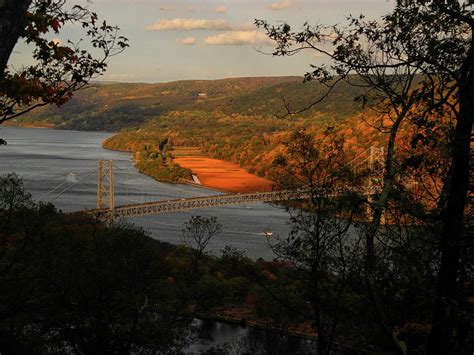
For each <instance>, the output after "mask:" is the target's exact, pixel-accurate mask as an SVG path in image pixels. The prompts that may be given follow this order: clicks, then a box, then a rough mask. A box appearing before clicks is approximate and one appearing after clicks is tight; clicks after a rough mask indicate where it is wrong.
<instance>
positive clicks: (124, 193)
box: [44, 147, 384, 219]
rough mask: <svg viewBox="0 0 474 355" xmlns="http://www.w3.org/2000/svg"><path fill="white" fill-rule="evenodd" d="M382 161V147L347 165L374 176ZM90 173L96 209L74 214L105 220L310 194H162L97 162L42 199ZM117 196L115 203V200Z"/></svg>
mask: <svg viewBox="0 0 474 355" xmlns="http://www.w3.org/2000/svg"><path fill="white" fill-rule="evenodd" d="M383 158H384V151H383V148H377V147H371V148H369V149H368V150H367V151H365V152H364V153H363V154H361V156H360V157H356V158H355V159H353V160H352V161H351V162H349V166H350V167H351V169H352V170H353V171H354V172H356V173H357V172H362V171H366V170H369V171H372V172H374V176H375V175H377V176H380V174H381V171H382V169H383V165H382V162H383ZM114 167H115V168H116V169H114ZM116 170H117V171H118V172H119V173H120V174H119V175H120V176H121V177H122V178H123V180H124V181H121V182H120V184H119V186H120V187H121V188H120V189H119V191H117V189H116V183H117V179H116V176H115V171H116ZM377 171H378V173H377ZM94 173H95V174H96V176H97V198H96V207H95V208H93V209H88V208H81V209H78V211H79V210H82V211H83V212H85V213H88V214H91V215H95V216H98V217H101V218H108V219H114V218H117V217H136V216H150V215H158V214H162V213H172V212H181V211H188V210H194V209H202V208H211V207H223V206H229V205H248V204H252V203H257V202H279V201H289V200H296V199H307V198H308V197H309V196H310V191H309V189H307V188H300V189H295V190H283V191H271V192H253V193H242V194H225V193H215V194H212V195H209V193H211V191H210V190H204V189H202V193H201V194H200V196H195V192H190V191H189V190H185V189H182V188H180V187H179V185H170V184H167V185H166V188H165V189H166V191H167V192H166V193H163V191H159V189H160V186H162V184H161V185H160V183H159V182H156V181H153V180H152V181H150V179H148V180H144V183H143V184H142V186H135V185H134V184H127V183H126V182H127V180H129V181H133V180H131V179H128V177H127V176H128V175H130V174H132V173H135V174H136V172H135V171H133V172H132V171H127V169H126V168H123V167H120V166H118V165H116V164H115V163H114V162H113V161H112V160H99V161H98V166H97V169H96V170H95V169H94V170H93V171H91V172H89V173H88V174H85V176H83V177H77V176H76V175H75V174H74V173H69V174H68V176H67V178H66V180H65V181H63V182H61V183H60V184H59V185H57V186H56V187H55V188H54V189H53V190H51V191H49V192H48V193H46V195H49V196H50V197H51V198H50V199H44V200H46V201H48V200H49V201H51V202H53V201H54V199H56V198H57V197H59V196H61V195H62V194H64V193H66V192H67V191H69V190H70V189H72V188H73V187H75V186H76V187H77V186H80V185H84V181H85V180H86V179H87V178H90V177H91V176H92V175H93V174H94ZM377 181H379V179H369V183H368V186H367V189H368V190H369V191H374V189H377V188H378V186H375V185H379V184H380V181H379V182H378V183H377ZM165 189H163V190H165ZM170 190H171V191H173V190H175V191H176V192H177V193H175V194H173V193H171V194H170ZM203 193H204V195H203ZM369 193H371V192H369ZM186 194H192V195H193V196H186ZM117 197H118V200H119V201H117ZM117 202H118V203H117Z"/></svg>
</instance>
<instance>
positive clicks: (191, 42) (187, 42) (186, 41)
mask: <svg viewBox="0 0 474 355" xmlns="http://www.w3.org/2000/svg"><path fill="white" fill-rule="evenodd" d="M179 43H181V44H184V45H187V46H192V45H194V44H196V38H195V37H186V38H183V39H182V40H180V41H179Z"/></svg>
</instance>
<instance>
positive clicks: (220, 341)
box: [0, 127, 311, 354]
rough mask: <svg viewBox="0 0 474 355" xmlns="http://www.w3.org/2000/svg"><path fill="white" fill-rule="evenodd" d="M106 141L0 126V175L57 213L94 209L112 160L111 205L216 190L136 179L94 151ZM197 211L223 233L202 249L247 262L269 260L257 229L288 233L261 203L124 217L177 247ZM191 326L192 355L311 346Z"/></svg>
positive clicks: (122, 162) (110, 154)
mask: <svg viewBox="0 0 474 355" xmlns="http://www.w3.org/2000/svg"><path fill="white" fill-rule="evenodd" d="M110 136H111V133H103V132H79V131H64V130H51V129H34V128H18V127H0V137H1V138H3V139H5V140H6V141H7V142H8V145H6V146H2V147H0V172H1V173H7V172H12V171H13V172H15V173H17V174H18V175H20V176H21V177H22V178H23V181H24V183H25V186H26V188H27V189H28V191H29V192H30V193H31V194H32V196H33V198H34V199H37V200H45V201H52V202H53V203H54V204H55V205H56V206H57V207H58V208H59V209H62V210H64V211H75V210H81V209H91V208H95V203H96V194H97V177H96V175H97V160H98V159H104V160H113V161H114V177H115V187H116V191H117V193H116V203H117V205H120V204H121V203H130V198H134V199H135V200H136V201H134V202H142V201H146V200H148V201H149V200H169V199H173V198H186V197H191V196H205V195H211V194H216V193H217V192H216V191H213V190H208V189H203V188H199V187H195V186H189V185H177V184H167V183H162V182H157V181H155V180H154V179H152V178H150V177H148V176H145V175H143V174H140V173H139V172H137V171H136V170H135V168H134V166H133V161H132V160H131V154H129V153H123V152H115V151H110V150H106V149H103V148H102V145H101V143H102V141H103V140H104V139H106V138H108V137H110ZM144 194H147V196H145V197H144V196H143V195H144ZM197 214H199V215H201V216H216V217H217V218H218V220H219V221H220V223H222V225H223V232H222V233H221V234H220V235H219V236H217V237H216V238H215V239H214V240H213V241H212V242H211V243H210V245H209V251H210V252H211V253H214V254H216V255H219V254H220V251H221V250H222V249H223V248H224V247H225V246H226V245H230V246H232V247H234V248H237V249H238V250H241V251H244V252H245V253H246V255H247V256H249V257H251V258H253V259H257V258H260V257H262V258H265V259H271V258H273V256H274V255H273V253H272V252H271V249H270V248H269V246H268V243H267V239H266V237H264V236H263V235H262V232H263V231H272V232H273V233H274V235H275V234H280V235H285V234H286V233H287V231H288V225H287V221H288V219H289V215H288V214H287V213H286V212H285V211H284V210H283V209H282V208H278V207H275V206H271V205H268V204H263V203H259V204H253V205H249V206H230V207H223V208H211V209H205V210H199V211H190V212H185V213H184V212H183V213H172V214H162V215H158V216H149V217H140V218H131V219H130V220H131V222H133V223H135V224H137V225H139V226H141V227H143V228H144V229H145V230H147V231H148V232H149V233H150V235H151V236H152V237H153V238H156V239H158V240H161V241H166V242H170V243H173V244H179V243H180V237H181V228H182V225H183V223H184V222H186V221H188V220H189V218H190V217H191V216H193V215H197ZM196 326H197V327H198V329H199V333H200V334H199V339H197V340H196V341H195V342H193V344H192V345H191V346H190V347H189V349H188V351H189V353H198V352H199V351H203V350H206V349H208V348H209V347H210V346H211V345H213V346H225V347H227V348H228V347H231V348H232V349H233V350H231V352H233V351H235V352H236V353H237V352H239V353H242V352H251V353H273V354H277V353H280V354H287V353H289V352H290V350H289V349H291V350H292V351H294V350H296V349H300V350H302V349H304V348H305V347H307V346H309V348H311V343H307V342H306V341H304V340H302V339H296V338H291V337H285V336H281V335H278V334H275V333H272V332H268V331H262V330H258V329H254V328H251V327H246V326H241V325H238V324H227V323H222V322H215V321H203V320H196ZM307 350H308V348H306V351H304V353H308V351H307Z"/></svg>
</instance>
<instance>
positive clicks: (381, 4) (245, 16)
mask: <svg viewBox="0 0 474 355" xmlns="http://www.w3.org/2000/svg"><path fill="white" fill-rule="evenodd" d="M68 4H71V5H73V4H81V5H87V6H89V7H90V9H91V10H92V11H95V12H97V13H98V15H99V19H100V20H102V19H105V20H107V22H109V23H110V24H113V25H117V26H119V27H120V28H121V35H123V36H125V37H127V38H128V39H129V42H130V48H128V49H127V50H126V51H125V52H124V53H122V54H121V55H119V56H116V57H114V58H112V60H111V62H110V64H109V68H108V70H107V72H106V73H105V75H104V76H103V77H102V78H100V81H104V82H111V81H112V82H123V83H165V82H170V81H178V80H216V79H227V78H237V77H269V76H302V75H303V74H304V73H305V72H306V71H308V70H309V65H310V64H311V63H313V64H318V63H321V61H322V58H320V57H317V56H315V55H314V53H310V52H306V53H301V54H300V55H298V56H293V57H286V58H281V57H273V56H271V55H265V54H262V53H259V50H261V51H263V52H266V53H270V52H271V51H272V48H273V46H272V44H271V42H270V41H269V39H268V38H267V37H266V35H265V33H264V32H263V31H262V30H258V29H257V28H256V27H255V26H254V25H253V22H254V20H255V19H256V18H258V19H264V20H268V21H269V22H270V23H279V22H283V21H284V22H288V23H289V24H291V25H292V26H294V28H295V29H298V28H301V26H302V25H303V24H304V23H305V22H306V21H309V22H310V23H312V24H316V23H323V24H326V25H331V24H335V23H344V21H345V18H346V17H347V16H348V15H350V14H352V15H354V16H358V15H360V14H364V15H366V16H367V17H368V18H377V17H380V16H382V15H384V14H386V13H387V12H389V11H390V9H391V8H393V4H394V0H332V1H329V0H260V1H249V0H203V1H197V0H176V1H156V0H94V1H91V0H76V1H68ZM50 37H51V39H55V40H58V41H61V42H66V41H67V40H68V39H72V40H73V41H77V39H79V29H78V27H77V26H70V25H68V26H65V27H64V28H62V29H61V30H60V33H59V35H58V36H55V35H54V34H51V35H50ZM9 63H10V65H11V66H12V67H14V68H20V67H21V66H22V65H27V64H30V63H31V51H30V50H29V49H28V47H27V46H26V45H25V44H23V43H19V44H18V45H17V46H16V48H15V52H14V53H13V55H12V57H11V58H10V62H9Z"/></svg>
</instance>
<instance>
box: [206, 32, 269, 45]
mask: <svg viewBox="0 0 474 355" xmlns="http://www.w3.org/2000/svg"><path fill="white" fill-rule="evenodd" d="M204 43H206V44H208V45H213V46H226V45H235V46H238V45H246V44H273V41H272V40H270V39H269V38H268V37H267V35H266V34H264V33H262V32H258V31H230V32H224V33H220V34H218V35H215V36H209V37H206V38H205V39H204Z"/></svg>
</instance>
